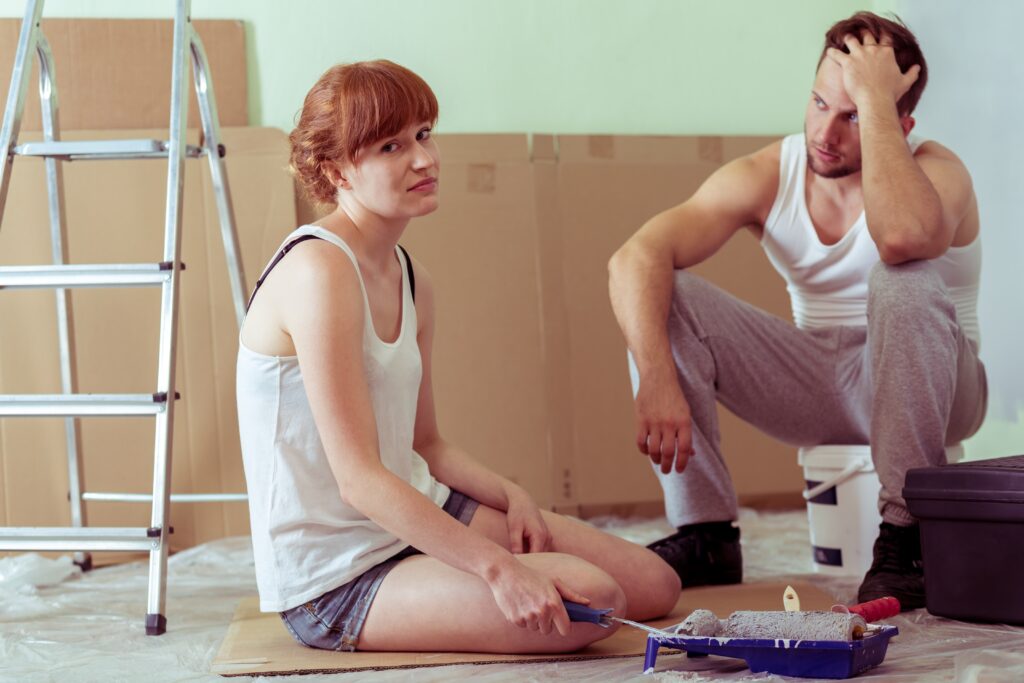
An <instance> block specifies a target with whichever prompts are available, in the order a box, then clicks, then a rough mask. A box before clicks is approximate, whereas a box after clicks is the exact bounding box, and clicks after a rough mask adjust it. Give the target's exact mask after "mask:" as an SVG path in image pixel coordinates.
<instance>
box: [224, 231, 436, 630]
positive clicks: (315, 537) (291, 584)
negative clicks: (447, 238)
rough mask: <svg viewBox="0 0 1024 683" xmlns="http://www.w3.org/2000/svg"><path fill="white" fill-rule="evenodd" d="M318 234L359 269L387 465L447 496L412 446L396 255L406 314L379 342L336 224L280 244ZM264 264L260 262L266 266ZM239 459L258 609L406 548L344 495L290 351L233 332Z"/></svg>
mask: <svg viewBox="0 0 1024 683" xmlns="http://www.w3.org/2000/svg"><path fill="white" fill-rule="evenodd" d="M303 235H315V236H317V237H319V238H321V239H324V240H326V241H327V242H330V243H331V244H334V245H336V246H337V247H338V248H339V249H341V250H342V251H344V252H345V253H346V254H348V256H349V258H351V259H352V263H353V264H354V265H355V268H356V273H357V274H358V275H359V286H360V289H361V290H362V293H363V303H364V311H365V314H366V324H365V327H364V331H363V357H364V361H365V367H366V377H367V381H368V382H369V387H370V397H371V399H372V402H373V414H374V417H375V418H376V421H377V438H378V442H379V444H380V458H381V461H382V462H383V464H384V466H385V467H387V468H388V469H389V470H390V471H391V472H393V473H394V474H396V475H397V476H398V477H400V478H401V479H403V480H404V481H406V482H408V483H409V484H411V485H412V486H413V487H415V488H416V489H417V490H418V491H420V492H421V493H423V494H424V495H426V496H427V497H428V498H430V499H431V500H433V501H434V503H436V504H437V505H438V506H440V505H443V504H444V501H445V499H446V498H447V497H448V493H449V489H448V487H447V486H445V485H444V484H441V483H440V482H438V481H436V480H435V479H434V478H433V477H432V476H431V474H430V472H429V471H428V469H427V464H426V462H425V461H424V460H423V458H421V457H420V456H419V454H417V453H416V452H415V451H413V448H412V442H413V428H414V424H415V420H416V402H417V398H418V396H419V387H420V377H421V375H422V366H421V364H420V352H419V346H418V345H417V342H416V308H415V306H414V305H413V298H412V291H411V290H410V287H409V282H408V278H407V277H406V270H405V268H406V262H405V259H404V257H403V255H402V254H401V250H398V249H396V254H397V255H398V259H399V262H400V263H401V264H402V323H401V331H400V332H399V334H398V339H396V340H395V341H394V342H393V343H390V344H389V343H386V342H384V341H382V340H381V339H380V338H379V337H378V336H377V332H376V330H375V329H374V327H373V319H372V317H371V315H370V305H369V302H368V300H367V298H366V288H365V286H364V285H363V277H362V274H361V273H360V272H359V264H358V262H357V261H356V258H355V255H354V254H353V253H352V250H351V249H349V247H348V245H347V244H345V243H344V242H343V241H342V239H341V238H340V237H338V236H337V235H335V234H334V233H332V232H329V231H327V230H324V229H322V228H319V227H316V226H309V225H307V226H303V227H301V228H299V229H298V230H295V231H294V232H292V233H291V234H290V235H289V236H288V238H287V239H286V240H285V241H284V243H283V244H282V247H284V245H285V244H287V243H289V242H291V241H293V240H294V239H295V238H297V237H301V236H303ZM264 272H266V271H264ZM236 389H237V400H238V426H239V432H240V434H241V442H242V461H243V464H244V467H245V479H246V484H247V486H248V490H249V520H250V524H251V527H252V548H253V557H254V560H255V564H256V585H257V588H258V589H259V594H260V609H261V610H263V611H264V612H281V611H284V610H286V609H290V608H292V607H295V606H297V605H301V604H302V603H304V602H307V601H309V600H312V599H313V598H315V597H318V596H320V595H322V594H323V593H325V592H327V591H329V590H331V589H333V588H336V587H338V586H340V585H342V584H344V583H346V582H348V581H351V580H352V579H354V578H355V577H357V576H359V575H360V574H362V573H363V572H365V571H366V570H367V569H370V568H371V567H373V566H374V565H377V564H379V563H381V562H383V561H384V560H386V559H388V558H389V557H391V556H392V555H394V554H396V553H397V552H399V551H400V550H402V549H403V548H405V547H406V545H407V544H406V543H404V542H402V541H401V540H399V539H398V538H397V537H396V536H394V535H392V534H390V533H388V532H387V531H385V530H384V529H382V528H381V527H380V526H378V525H377V524H375V523H374V522H372V521H371V520H369V519H367V517H366V516H365V515H363V514H362V513H361V512H359V511H358V510H356V509H355V508H353V507H352V506H351V505H348V504H347V503H345V502H344V501H343V500H342V499H341V495H340V493H339V491H338V484H337V482H336V480H335V478H334V475H333V473H332V472H331V469H330V467H329V465H328V464H327V456H326V454H325V453H324V448H323V444H321V442H320V435H319V433H318V432H317V428H316V424H315V423H314V422H313V413H312V412H311V411H310V408H309V402H308V400H307V398H306V390H305V387H304V385H303V382H302V372H301V370H300V368H299V362H298V358H297V357H296V356H266V355H263V354H261V353H257V352H255V351H252V350H251V349H248V348H246V347H245V345H244V344H242V343H241V340H239V349H238V374H237V380H236Z"/></svg>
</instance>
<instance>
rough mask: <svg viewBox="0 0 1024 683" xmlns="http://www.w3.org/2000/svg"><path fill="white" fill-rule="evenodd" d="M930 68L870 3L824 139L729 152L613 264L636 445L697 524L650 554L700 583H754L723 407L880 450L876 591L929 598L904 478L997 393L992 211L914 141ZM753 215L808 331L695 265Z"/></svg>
mask: <svg viewBox="0 0 1024 683" xmlns="http://www.w3.org/2000/svg"><path fill="white" fill-rule="evenodd" d="M926 80H927V67H926V64H925V60H924V56H923V55H922V54H921V50H920V48H919V47H918V44H917V40H916V39H915V37H914V35H913V34H912V33H911V32H910V31H909V30H908V29H907V27H906V26H904V25H903V24H902V23H899V22H898V21H890V20H887V19H884V18H881V17H879V16H877V15H874V14H871V13H869V12H860V13H858V14H855V15H854V16H853V17H851V18H849V19H847V20H844V21H841V22H839V23H837V24H835V25H834V26H833V27H832V28H831V29H829V31H828V33H827V34H826V38H825V47H824V49H823V50H822V53H821V57H820V59H819V63H818V70H817V75H816V77H815V80H814V86H813V90H812V91H811V94H810V98H809V101H808V104H807V112H806V118H805V124H804V132H803V133H802V134H797V135H791V136H789V137H787V138H784V139H782V140H780V141H777V142H775V143H773V144H771V145H769V146H767V147H765V148H764V149H762V150H760V151H758V152H756V153H754V154H751V155H750V156H747V157H743V158H741V159H738V160H736V161H733V162H731V163H729V164H726V165H725V166H723V167H722V168H721V169H719V170H718V171H716V172H715V173H714V174H713V175H712V176H711V177H710V178H708V180H707V181H706V182H705V183H704V184H703V185H702V186H701V187H700V189H699V190H697V192H696V193H695V194H694V195H693V196H692V197H691V198H690V199H689V200H687V201H685V202H683V203H682V204H680V205H678V206H676V207H674V208H671V209H669V210H667V211H664V212H662V213H660V214H658V215H657V216H655V217H654V218H652V219H651V220H650V221H648V222H647V223H646V224H644V226H643V227H641V228H640V230H639V231H638V232H637V233H636V234H635V235H634V236H633V237H631V238H630V239H629V241H627V242H626V244H625V245H624V246H623V247H622V248H621V249H619V251H618V252H617V253H616V254H615V255H614V256H613V258H612V259H611V262H610V264H609V271H610V290H611V299H612V305H613V308H614V310H615V315H616V317H617V318H618V321H619V325H620V326H621V328H622V332H623V334H624V335H625V338H626V342H627V345H628V346H629V350H630V353H631V358H632V360H633V362H634V363H635V367H634V380H635V391H636V400H635V409H636V411H635V412H636V425H637V445H638V447H639V449H640V450H641V451H642V452H643V453H645V454H647V455H649V456H650V458H651V460H652V461H653V463H654V465H655V468H656V469H657V470H658V472H659V478H660V480H661V484H662V488H663V489H664V492H665V501H666V511H667V514H668V518H669V521H670V522H671V523H672V524H673V525H674V526H677V527H678V529H679V530H678V533H676V534H674V535H672V536H670V537H668V538H666V539H663V540H661V541H658V542H656V543H654V544H652V545H651V547H652V548H653V549H654V550H655V551H656V552H657V553H658V554H659V555H661V557H662V558H664V559H665V560H666V561H667V562H669V564H671V565H672V566H673V567H674V568H675V569H676V571H677V572H678V573H679V575H680V577H681V579H682V581H683V585H684V587H686V586H695V585H700V584H706V583H736V582H739V581H740V580H741V579H742V561H741V554H740V545H739V530H738V529H736V528H734V527H733V526H732V521H733V520H735V519H736V516H737V511H736V495H735V492H734V490H733V487H732V482H731V480H730V477H729V474H728V472H727V470H726V465H725V461H724V460H723V458H722V454H721V450H720V443H719V434H718V423H717V418H716V412H715V401H716V400H718V401H721V402H722V404H723V405H725V406H726V407H727V408H729V410H731V411H732V412H733V413H735V414H736V415H738V416H739V417H740V418H742V419H744V420H746V421H748V422H749V423H751V424H753V425H754V426H756V427H758V428H760V429H761V430H763V431H764V432H766V433H767V434H769V435H770V436H772V437H774V438H777V439H779V440H782V441H785V442H787V443H791V444H795V445H800V446H812V445H818V444H827V443H841V444H870V446H871V454H872V458H873V460H874V463H875V468H876V469H877V471H878V475H879V479H880V480H881V483H882V489H881V493H880V496H879V503H878V504H879V508H880V511H881V513H882V519H883V522H882V525H881V528H880V533H879V536H878V540H877V541H876V542H875V546H874V562H873V564H872V566H871V569H870V570H869V571H868V573H867V576H866V577H865V578H864V581H863V583H862V584H861V586H860V590H859V594H858V599H859V600H861V601H864V600H870V599H873V598H877V597H881V596H884V595H892V596H895V597H897V598H898V599H899V600H900V602H901V603H902V605H903V607H904V609H912V608H916V607H922V606H924V603H925V600H924V575H923V568H922V563H921V549H920V537H919V532H918V527H917V525H916V524H915V523H914V520H913V518H912V517H911V516H910V514H909V513H908V512H907V508H906V504H905V501H904V500H903V497H902V495H901V491H902V488H903V481H904V476H905V474H906V472H907V470H908V469H910V468H913V467H921V466H928V465H939V464H942V463H943V462H944V458H945V450H944V449H945V446H947V445H948V444H954V443H957V442H959V441H961V440H962V439H965V438H967V437H969V436H970V435H972V434H974V433H975V432H976V431H977V430H978V428H979V427H980V426H981V422H982V420H983V418H984V414H985V407H986V403H987V399H986V397H987V386H986V380H985V371H984V367H983V366H982V363H981V362H980V361H979V359H978V343H979V334H978V323H977V315H976V303H977V292H978V279H979V274H980V266H981V253H980V252H981V244H980V239H979V237H978V234H979V222H978V208H977V203H976V201H975V196H974V192H973V189H972V186H971V179H970V176H969V175H968V173H967V170H966V168H965V167H964V165H963V163H962V162H961V161H960V159H959V158H957V156H956V155H955V154H953V153H952V152H951V151H949V150H948V149H946V148H945V147H943V146H942V145H940V144H938V143H936V142H934V141H926V140H922V139H918V138H915V137H914V136H909V133H910V131H911V129H912V128H913V127H914V119H913V118H912V117H911V114H912V112H913V111H914V107H915V105H916V104H917V102H918V100H919V98H920V97H921V93H922V91H923V90H924V87H925V83H926ZM744 227H746V228H748V229H750V230H751V231H752V232H754V234H755V235H757V237H758V239H759V240H760V241H761V244H762V246H763V247H764V250H765V252H766V254H767V256H768V259H769V260H770V261H771V262H772V264H773V265H774V266H775V267H776V269H777V270H778V271H779V272H780V273H781V274H782V276H783V277H784V278H785V280H786V282H787V285H788V290H789V293H790V296H791V299H792V307H793V316H794V319H795V322H796V325H795V326H794V325H792V324H790V323H789V322H786V321H783V320H780V319H778V318H775V317H773V316H771V315H768V314H767V313H765V312H763V311H760V310H758V309H756V308H754V307H752V306H750V305H748V304H747V303H745V302H742V301H739V300H737V299H735V298H734V297H732V296H730V295H728V294H726V293H725V292H723V291H721V290H719V289H718V288H716V287H714V286H712V285H711V284H709V283H707V282H706V281H704V280H702V279H700V278H698V277H697V276H695V275H692V274H690V273H688V272H687V271H686V269H687V268H689V267H691V266H693V265H695V264H697V263H700V262H702V261H704V260H705V259H707V258H708V257H710V256H711V255H712V254H714V253H715V252H716V251H718V249H719V248H720V247H721V246H722V245H723V244H725V242H726V241H727V240H728V239H729V238H730V237H732V236H733V235H734V234H735V233H737V232H739V231H740V229H741V228H744ZM691 456H694V457H693V459H692V461H691V459H690V458H691ZM684 468H685V472H684Z"/></svg>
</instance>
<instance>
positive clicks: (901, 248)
mask: <svg viewBox="0 0 1024 683" xmlns="http://www.w3.org/2000/svg"><path fill="white" fill-rule="evenodd" d="M877 246H878V256H879V258H880V259H881V260H882V262H883V263H885V264H886V265H890V266H898V265H900V264H901V263H907V262H908V261H923V260H928V259H933V258H938V257H939V256H942V254H944V253H945V251H946V248H947V247H948V245H944V244H941V243H940V241H938V240H935V239H931V240H924V239H914V238H912V237H908V236H902V235H900V236H895V237H889V238H886V239H883V240H880V241H879V242H878V243H877Z"/></svg>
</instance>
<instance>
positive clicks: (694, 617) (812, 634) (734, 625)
mask: <svg viewBox="0 0 1024 683" xmlns="http://www.w3.org/2000/svg"><path fill="white" fill-rule="evenodd" d="M867 627H868V625H867V622H866V621H864V617H862V616H860V615H859V614H843V613H840V612H762V611H757V612H755V611H738V612H733V613H732V614H730V615H729V618H728V619H722V620H719V619H718V617H716V616H715V615H714V614H713V613H712V612H710V611H709V610H696V611H695V612H693V613H692V614H690V616H688V617H687V618H686V619H685V620H684V621H683V622H682V623H681V624H680V625H679V626H677V627H676V632H677V633H680V634H683V635H688V636H702V637H705V638H710V637H714V638H748V639H764V640H845V641H850V640H856V639H859V638H862V637H863V636H864V633H865V631H867Z"/></svg>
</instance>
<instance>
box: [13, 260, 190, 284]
mask: <svg viewBox="0 0 1024 683" xmlns="http://www.w3.org/2000/svg"><path fill="white" fill-rule="evenodd" d="M181 267H182V269H184V267H185V266H184V264H182V266H181ZM170 279H171V264H170V262H166V261H165V262H163V263H122V264H113V265H45V266H4V267H2V268H0V289H3V288H10V289H42V288H64V287H68V288H70V287H75V288H78V287H142V286H147V285H162V284H164V283H165V282H169V281H170Z"/></svg>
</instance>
